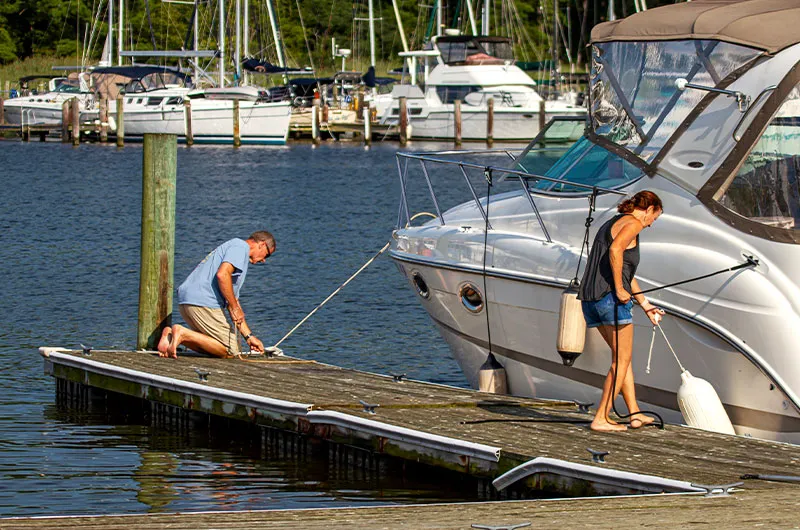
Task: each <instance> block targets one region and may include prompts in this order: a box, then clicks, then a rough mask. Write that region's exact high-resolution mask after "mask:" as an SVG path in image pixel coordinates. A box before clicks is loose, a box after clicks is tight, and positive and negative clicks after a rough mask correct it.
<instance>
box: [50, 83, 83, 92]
mask: <svg viewBox="0 0 800 530" xmlns="http://www.w3.org/2000/svg"><path fill="white" fill-rule="evenodd" d="M55 91H56V92H62V93H66V94H78V93H80V91H81V87H79V86H78V85H73V84H71V83H61V84H60V85H58V86H57V87H56V89H55Z"/></svg>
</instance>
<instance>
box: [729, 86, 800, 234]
mask: <svg viewBox="0 0 800 530" xmlns="http://www.w3.org/2000/svg"><path fill="white" fill-rule="evenodd" d="M715 196H716V197H719V202H720V203H721V204H722V205H723V206H725V207H726V208H727V209H729V210H731V211H733V212H735V213H737V214H739V215H741V216H743V217H746V218H748V219H750V220H751V221H755V222H757V223H760V224H762V225H766V226H771V227H776V228H783V229H790V230H797V229H798V228H800V84H798V85H796V86H795V87H794V88H793V89H792V90H791V91H790V92H789V95H788V96H787V97H786V98H785V99H784V100H783V103H782V104H781V106H780V107H779V108H778V110H777V112H776V113H775V115H773V117H772V119H771V121H770V122H769V124H768V125H767V128H766V129H765V130H764V132H763V133H762V134H761V137H760V138H759V140H758V142H756V144H755V145H754V146H753V148H752V149H751V151H750V154H749V155H748V156H747V158H746V159H745V161H744V163H743V164H742V166H741V167H740V168H739V171H738V172H737V173H736V174H735V175H733V176H732V177H731V178H730V179H729V181H728V182H726V183H725V184H724V185H723V186H722V188H721V189H720V190H719V191H718V192H717V193H716V194H715Z"/></svg>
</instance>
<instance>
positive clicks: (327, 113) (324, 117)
mask: <svg viewBox="0 0 800 530" xmlns="http://www.w3.org/2000/svg"><path fill="white" fill-rule="evenodd" d="M328 119H330V106H329V105H328V104H327V103H325V104H324V105H323V106H322V120H321V121H320V123H328Z"/></svg>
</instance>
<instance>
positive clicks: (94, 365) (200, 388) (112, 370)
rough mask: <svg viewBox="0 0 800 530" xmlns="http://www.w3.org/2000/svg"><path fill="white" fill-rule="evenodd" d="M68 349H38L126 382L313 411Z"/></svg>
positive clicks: (236, 401) (275, 409)
mask: <svg viewBox="0 0 800 530" xmlns="http://www.w3.org/2000/svg"><path fill="white" fill-rule="evenodd" d="M67 351H69V350H65V349H62V348H47V347H43V348H39V352H40V353H41V354H42V356H44V357H48V358H50V359H57V360H58V362H59V363H60V364H64V365H66V366H71V367H73V368H91V369H92V372H95V373H98V374H101V375H106V376H112V377H118V378H120V379H123V380H125V381H131V382H134V383H140V384H144V385H151V386H157V387H159V388H164V389H167V390H187V391H191V393H192V394H193V395H196V396H199V397H205V398H209V399H219V400H224V401H229V402H232V403H234V404H237V405H244V406H246V407H252V408H257V409H262V410H267V411H270V412H277V413H280V414H291V415H293V416H305V415H306V413H307V412H308V411H309V410H311V404H307V403H295V402H292V401H284V400H282V399H274V398H268V397H263V396H256V395H254V394H245V393H244V392H237V391H235V390H224V389H221V388H216V387H213V386H208V385H201V384H198V383H190V382H188V381H181V380H179V379H173V378H170V377H163V376H160V375H154V374H148V373H146V372H140V371H138V370H130V369H128V368H121V367H117V366H112V365H109V364H105V363H100V362H97V361H92V360H91V359H85V358H82V357H76V356H74V355H68V354H66V353H64V352H67Z"/></svg>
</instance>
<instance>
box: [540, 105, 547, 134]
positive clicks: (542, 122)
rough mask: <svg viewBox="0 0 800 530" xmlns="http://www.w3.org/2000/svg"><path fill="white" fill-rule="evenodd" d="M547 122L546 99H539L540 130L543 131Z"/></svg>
mask: <svg viewBox="0 0 800 530" xmlns="http://www.w3.org/2000/svg"><path fill="white" fill-rule="evenodd" d="M546 124H547V113H546V112H545V105H544V100H543V99H542V100H540V101H539V130H540V131H543V130H544V126H545V125H546Z"/></svg>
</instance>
